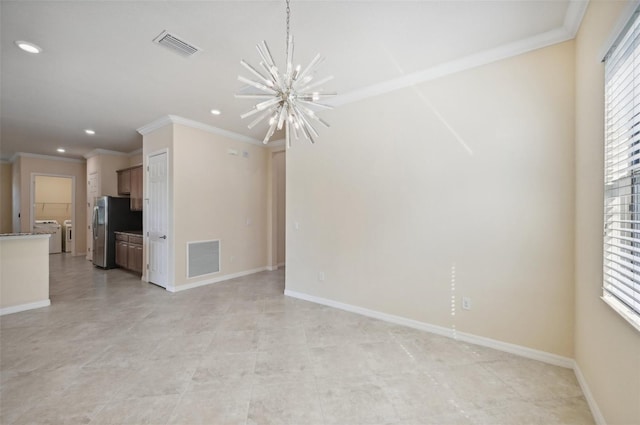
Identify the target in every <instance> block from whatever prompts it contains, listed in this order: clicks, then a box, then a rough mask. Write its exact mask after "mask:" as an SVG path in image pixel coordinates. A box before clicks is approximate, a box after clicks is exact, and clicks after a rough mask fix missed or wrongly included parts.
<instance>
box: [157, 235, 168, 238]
mask: <svg viewBox="0 0 640 425" xmlns="http://www.w3.org/2000/svg"><path fill="white" fill-rule="evenodd" d="M158 239H167V235H162V236H160V237H159V238H158Z"/></svg>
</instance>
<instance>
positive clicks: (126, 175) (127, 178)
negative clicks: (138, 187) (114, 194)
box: [112, 168, 131, 195]
mask: <svg viewBox="0 0 640 425" xmlns="http://www.w3.org/2000/svg"><path fill="white" fill-rule="evenodd" d="M116 173H118V195H129V194H130V193H131V169H130V168H127V169H125V170H118V171H116ZM112 175H113V174H112Z"/></svg>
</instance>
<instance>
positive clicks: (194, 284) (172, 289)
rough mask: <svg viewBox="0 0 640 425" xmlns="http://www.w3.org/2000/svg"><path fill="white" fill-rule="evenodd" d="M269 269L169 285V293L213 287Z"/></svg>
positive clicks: (266, 267)
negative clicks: (216, 284)
mask: <svg viewBox="0 0 640 425" xmlns="http://www.w3.org/2000/svg"><path fill="white" fill-rule="evenodd" d="M268 269H269V268H268V266H264V267H258V268H256V269H251V270H245V271H242V272H238V273H232V274H226V275H224V276H219V277H214V278H210V279H206V280H201V281H198V282H192V283H187V284H185V285H178V286H175V285H167V291H169V292H180V291H186V290H187V289H193V288H198V287H200V286H205V285H211V284H214V283H218V282H223V281H225V280H229V279H235V278H236V277H242V276H248V275H250V274H254V273H259V272H263V271H265V270H268Z"/></svg>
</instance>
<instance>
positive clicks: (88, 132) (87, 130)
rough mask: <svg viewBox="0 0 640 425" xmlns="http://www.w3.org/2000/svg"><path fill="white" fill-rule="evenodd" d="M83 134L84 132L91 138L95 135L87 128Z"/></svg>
mask: <svg viewBox="0 0 640 425" xmlns="http://www.w3.org/2000/svg"><path fill="white" fill-rule="evenodd" d="M84 132H85V133H87V134H89V135H91V136H93V135H94V134H96V132H95V131H94V130H91V129H89V128H87V129H86V130H85V131H84Z"/></svg>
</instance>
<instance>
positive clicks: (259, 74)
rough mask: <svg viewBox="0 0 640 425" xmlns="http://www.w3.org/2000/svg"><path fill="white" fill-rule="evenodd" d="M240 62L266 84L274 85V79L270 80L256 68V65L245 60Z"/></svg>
mask: <svg viewBox="0 0 640 425" xmlns="http://www.w3.org/2000/svg"><path fill="white" fill-rule="evenodd" d="M240 64H242V66H244V67H245V68H246V69H248V70H249V72H251V73H252V74H253V75H255V76H256V77H258V79H260V80H261V81H262V82H263V83H264V84H265V85H266V86H272V85H273V81H271V80H269V79H268V78H267V77H265V76H264V75H262V74H261V73H260V72H259V71H258V70H257V69H255V68H254V67H252V66H251V65H249V64H248V63H247V62H245V61H244V60H241V61H240Z"/></svg>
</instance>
